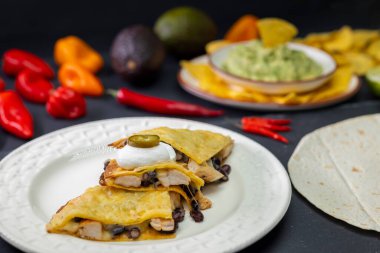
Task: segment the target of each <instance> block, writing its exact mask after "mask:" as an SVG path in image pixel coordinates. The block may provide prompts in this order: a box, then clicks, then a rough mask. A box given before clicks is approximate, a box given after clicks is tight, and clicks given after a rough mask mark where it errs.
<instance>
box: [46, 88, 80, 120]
mask: <svg viewBox="0 0 380 253" xmlns="http://www.w3.org/2000/svg"><path fill="white" fill-rule="evenodd" d="M46 111H47V112H48V113H49V114H50V115H51V116H53V117H55V118H63V119H76V118H80V117H82V116H84V115H85V114H86V100H85V99H84V97H83V96H82V95H81V94H79V93H78V92H75V91H74V90H72V89H69V88H66V87H58V89H56V90H55V91H53V92H52V93H51V94H50V97H49V99H48V102H47V104H46Z"/></svg>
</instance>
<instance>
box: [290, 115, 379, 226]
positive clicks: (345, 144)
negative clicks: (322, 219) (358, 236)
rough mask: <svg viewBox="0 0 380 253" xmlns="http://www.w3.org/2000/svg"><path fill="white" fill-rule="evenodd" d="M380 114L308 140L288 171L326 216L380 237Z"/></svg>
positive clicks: (333, 127) (319, 132) (316, 133)
mask: <svg viewBox="0 0 380 253" xmlns="http://www.w3.org/2000/svg"><path fill="white" fill-rule="evenodd" d="M379 131H380V114H374V115H366V116H361V117H357V118H353V119H349V120H345V121H342V122H339V123H336V124H333V125H330V126H326V127H323V128H321V129H318V130H316V131H314V132H312V133H310V134H308V135H307V136H305V137H303V138H302V140H301V141H300V143H299V144H298V146H297V148H296V150H295V151H294V153H293V155H292V156H291V158H290V160H289V163H288V168H289V174H290V178H291V180H292V183H293V185H294V187H295V188H296V189H297V191H298V192H300V193H301V194H302V195H303V196H304V197H305V198H306V199H307V200H309V201H310V202H311V203H312V204H313V205H315V206H316V207H317V208H319V209H321V210H322V211H324V212H325V213H327V214H329V215H331V216H333V217H335V218H337V219H340V220H343V221H345V222H347V223H349V224H351V225H354V226H356V227H359V228H363V229H368V230H375V231H379V232H380V184H379V179H380V167H379V164H380V151H379V147H380V134H379Z"/></svg>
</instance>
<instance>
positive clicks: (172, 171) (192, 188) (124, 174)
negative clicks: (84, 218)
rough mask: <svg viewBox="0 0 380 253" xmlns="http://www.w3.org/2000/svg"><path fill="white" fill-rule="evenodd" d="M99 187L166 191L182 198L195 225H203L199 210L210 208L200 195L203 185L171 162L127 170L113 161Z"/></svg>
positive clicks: (208, 203) (109, 162)
mask: <svg viewBox="0 0 380 253" xmlns="http://www.w3.org/2000/svg"><path fill="white" fill-rule="evenodd" d="M99 183H100V185H104V186H112V187H116V188H121V189H125V190H129V191H169V192H170V193H171V194H172V195H179V196H178V197H177V198H180V196H182V197H183V198H184V199H185V201H186V202H187V204H188V206H189V208H190V209H191V216H192V217H193V218H194V216H196V217H198V219H197V218H194V219H195V221H202V220H203V215H202V214H201V213H200V210H204V209H208V208H210V207H211V205H212V203H211V201H210V200H209V199H208V198H207V197H205V196H204V195H203V194H202V192H201V187H202V186H203V185H204V181H203V180H202V179H201V178H199V177H197V176H196V175H194V173H192V172H191V171H189V170H186V169H185V168H184V167H183V166H182V165H181V164H178V163H174V162H160V163H157V164H153V165H147V166H142V167H137V168H134V169H132V170H127V169H124V168H122V167H120V165H119V164H118V163H117V161H116V160H115V159H112V160H110V161H108V162H107V163H106V166H105V171H104V173H103V174H102V175H101V177H100V180H99ZM179 202H180V201H179ZM200 216H201V217H202V218H199V217H200Z"/></svg>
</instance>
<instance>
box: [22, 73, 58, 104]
mask: <svg viewBox="0 0 380 253" xmlns="http://www.w3.org/2000/svg"><path fill="white" fill-rule="evenodd" d="M15 88H16V91H17V92H18V93H19V94H20V95H21V96H23V97H24V98H25V99H27V100H29V101H31V102H35V103H41V104H44V103H46V102H47V100H48V99H49V94H50V91H51V90H52V89H53V88H54V87H53V84H52V83H51V82H50V81H49V80H46V79H45V78H44V77H43V76H42V75H40V74H37V73H35V72H33V71H31V70H29V69H24V70H23V71H21V72H20V73H19V74H18V75H17V78H16V82H15Z"/></svg>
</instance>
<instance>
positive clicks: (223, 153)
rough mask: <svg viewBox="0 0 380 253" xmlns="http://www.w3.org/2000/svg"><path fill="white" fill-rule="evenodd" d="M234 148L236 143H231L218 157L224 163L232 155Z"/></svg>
mask: <svg viewBox="0 0 380 253" xmlns="http://www.w3.org/2000/svg"><path fill="white" fill-rule="evenodd" d="M233 146H234V143H233V142H231V143H230V144H229V145H228V146H227V147H225V148H224V149H222V150H221V151H220V152H219V153H218V154H217V155H216V156H217V157H218V158H219V159H220V160H221V161H224V160H225V159H226V158H227V157H228V156H229V155H230V154H231V152H232V148H233Z"/></svg>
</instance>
